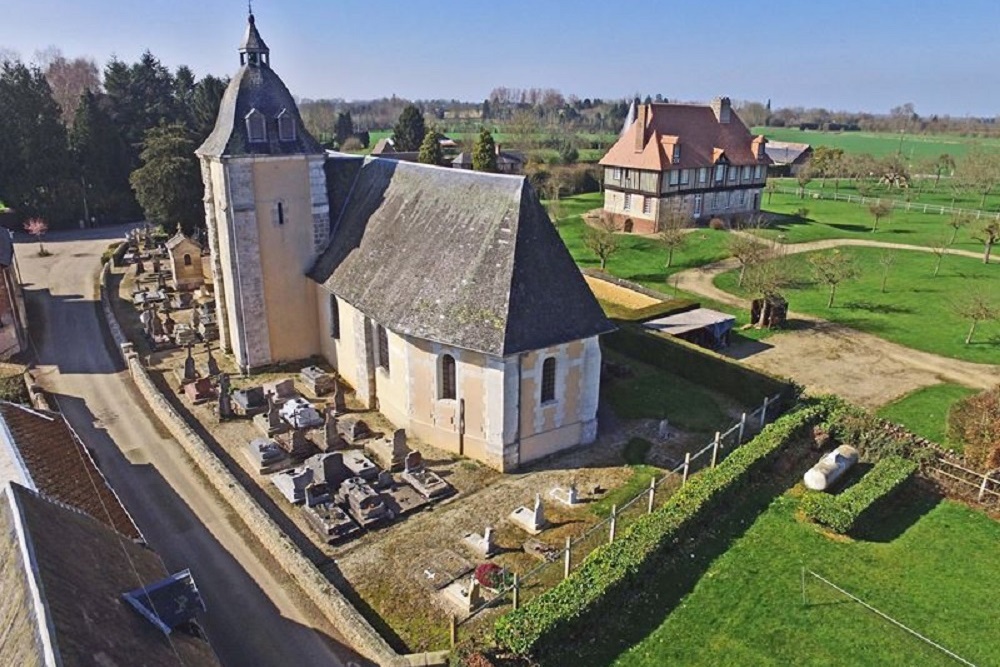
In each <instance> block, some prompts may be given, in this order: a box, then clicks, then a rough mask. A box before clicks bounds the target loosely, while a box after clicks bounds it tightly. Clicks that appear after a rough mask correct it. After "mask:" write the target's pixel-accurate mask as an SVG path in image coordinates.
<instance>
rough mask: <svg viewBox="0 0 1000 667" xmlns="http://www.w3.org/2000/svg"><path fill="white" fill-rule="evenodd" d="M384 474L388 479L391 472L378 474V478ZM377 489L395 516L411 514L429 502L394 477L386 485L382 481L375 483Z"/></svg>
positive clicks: (390, 476) (390, 477)
mask: <svg viewBox="0 0 1000 667" xmlns="http://www.w3.org/2000/svg"><path fill="white" fill-rule="evenodd" d="M384 475H389V479H392V474H391V473H387V472H383V473H382V474H380V475H379V478H380V479H382V477H383V476H384ZM377 490H378V492H379V494H380V495H381V496H382V500H384V501H385V504H386V506H388V508H389V509H390V510H392V513H393V514H395V515H396V516H404V515H406V514H411V513H413V512H416V511H417V510H419V509H422V508H424V507H426V506H428V505H430V504H431V500H430V499H429V498H425V497H424V496H422V495H420V493H418V492H417V490H416V489H414V488H413V487H412V486H410V485H409V484H401V483H400V482H397V481H396V480H394V479H393V481H392V482H391V483H390V484H388V485H386V484H384V483H379V484H377Z"/></svg>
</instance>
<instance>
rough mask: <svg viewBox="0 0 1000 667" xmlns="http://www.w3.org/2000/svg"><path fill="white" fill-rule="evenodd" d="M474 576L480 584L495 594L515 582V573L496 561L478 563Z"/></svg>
mask: <svg viewBox="0 0 1000 667" xmlns="http://www.w3.org/2000/svg"><path fill="white" fill-rule="evenodd" d="M474 576H475V577H476V581H478V582H479V585H480V586H482V587H483V588H485V589H486V590H488V591H490V592H491V593H494V594H496V593H499V592H500V591H501V590H503V589H505V588H509V587H510V586H512V585H513V584H514V575H513V574H511V573H510V572H508V571H507V570H506V569H504V568H502V567H500V566H499V565H497V564H496V563H482V564H481V565H477V566H476V571H475V573H474Z"/></svg>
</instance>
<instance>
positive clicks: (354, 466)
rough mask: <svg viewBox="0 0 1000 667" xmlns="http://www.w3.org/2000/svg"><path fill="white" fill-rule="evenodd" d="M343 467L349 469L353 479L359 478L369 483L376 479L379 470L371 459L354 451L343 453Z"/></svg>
mask: <svg viewBox="0 0 1000 667" xmlns="http://www.w3.org/2000/svg"><path fill="white" fill-rule="evenodd" d="M343 457H344V465H346V466H347V467H348V469H350V471H351V473H352V474H353V475H354V476H355V477H361V478H362V479H365V480H367V481H369V482H374V481H375V480H376V479H378V473H379V469H378V466H376V465H375V464H374V463H372V461H371V459H369V458H368V457H367V456H365V455H364V454H363V453H361V452H360V451H358V450H356V449H349V450H347V451H345V452H344V453H343Z"/></svg>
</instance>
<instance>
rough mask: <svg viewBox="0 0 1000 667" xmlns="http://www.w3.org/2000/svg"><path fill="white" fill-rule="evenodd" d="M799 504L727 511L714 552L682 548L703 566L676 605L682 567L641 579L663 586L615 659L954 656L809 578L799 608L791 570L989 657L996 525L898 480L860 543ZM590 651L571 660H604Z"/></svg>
mask: <svg viewBox="0 0 1000 667" xmlns="http://www.w3.org/2000/svg"><path fill="white" fill-rule="evenodd" d="M748 500H749V499H748ZM748 504H752V503H748ZM797 508H798V499H797V498H795V497H794V493H793V492H789V493H787V494H785V495H782V496H780V497H778V498H777V499H776V500H774V502H773V503H771V505H770V507H769V508H768V509H767V510H766V511H765V512H764V513H763V514H761V515H760V516H759V517H755V516H754V514H753V513H752V512H751V513H749V514H748V513H747V512H746V510H745V509H744V508H743V507H742V506H737V507H734V508H733V509H734V512H733V514H734V515H735V516H734V517H732V518H731V519H727V524H730V525H731V524H736V523H737V522H739V523H740V524H742V523H743V522H744V521H746V522H747V523H748V526H747V528H746V529H745V532H744V531H743V529H742V528H739V529H737V531H738V534H737V536H736V537H735V539H734V541H732V542H731V543H729V542H727V543H725V544H723V545H721V547H719V552H718V553H715V552H713V551H711V550H708V551H707V552H706V551H701V550H697V549H696V551H694V552H693V553H692V558H691V560H690V562H691V567H692V568H697V567H701V568H703V574H701V576H700V578H699V579H698V581H697V583H696V584H695V585H694V587H693V589H692V590H691V591H690V592H689V593H688V594H687V595H686V596H684V597H683V598H682V599H681V600H680V601H679V604H677V602H676V600H675V598H674V596H675V591H673V590H671V589H672V588H673V587H674V584H673V581H674V580H675V579H683V578H685V577H686V576H687V575H685V574H683V573H674V574H672V575H669V576H667V575H665V576H664V577H662V578H660V577H657V580H656V581H652V582H650V584H649V585H650V587H656V588H655V589H653V590H651V591H649V593H650V594H651V595H650V597H652V595H653V594H655V595H656V596H657V600H659V599H660V598H659V595H660V591H661V590H662V602H660V603H659V604H656V603H655V602H654V601H647V600H643V601H642V602H641V604H643V605H644V608H645V607H646V606H648V612H649V613H648V614H647V615H646V616H644V617H642V618H641V619H640V620H639V621H638V622H637V623H635V624H633V625H630V627H627V628H624V629H623V634H624V635H625V636H624V637H621V636H616V637H614V638H613V639H611V640H609V643H610V641H618V642H629V641H630V640H632V643H634V645H633V646H632V647H631V648H630V649H628V650H627V651H625V652H624V653H621V654H620V655H618V657H617V660H614V662H613V664H614V665H616V666H620V667H647V666H648V667H660V666H661V665H706V666H713V667H714V666H716V665H754V666H758V665H774V666H779V665H901V666H903V665H905V666H909V665H921V666H923V665H930V666H933V665H941V666H946V665H954V664H956V663H955V662H954V661H952V659H951V658H948V657H947V656H945V655H944V654H942V653H940V652H938V651H936V650H934V649H932V648H930V647H929V646H927V645H926V644H924V643H923V642H921V641H919V640H917V639H916V638H914V637H912V636H911V635H909V634H907V633H905V632H904V631H902V630H900V629H899V628H896V627H895V626H893V625H891V624H889V623H888V622H886V621H884V620H882V619H880V618H879V617H877V616H875V615H874V614H872V613H871V612H869V611H867V610H865V609H864V608H863V607H861V606H860V605H858V604H857V603H854V602H851V601H849V600H848V599H847V598H845V597H844V596H842V595H840V594H839V593H837V592H835V591H833V590H832V589H830V588H828V587H826V586H825V585H823V584H821V583H820V582H818V581H816V580H815V579H812V578H809V580H808V581H807V584H806V600H807V602H806V604H803V600H802V568H803V567H806V568H809V569H811V570H813V571H815V572H817V573H818V574H820V575H822V576H824V577H826V578H827V579H830V580H832V581H833V582H834V583H835V584H837V585H839V586H841V587H843V588H845V589H846V590H848V591H850V592H851V593H853V594H854V595H856V596H858V597H860V598H862V599H863V600H865V601H866V602H868V603H869V604H871V605H873V606H875V607H876V608H878V609H879V610H881V611H883V612H885V613H887V614H889V615H891V616H892V617H894V618H896V619H898V620H899V621H900V622H903V623H905V624H907V625H909V626H910V627H912V628H914V629H915V630H917V631H919V632H921V633H923V634H924V635H925V636H927V637H929V638H931V639H933V640H935V641H937V642H939V643H941V644H943V645H944V646H946V647H947V648H949V649H950V650H952V651H954V652H956V653H957V654H959V655H961V656H962V657H964V658H966V659H968V660H970V661H972V662H973V663H975V664H978V665H984V666H985V665H995V664H997V656H998V655H1000V639H998V636H1000V615H998V614H997V613H996V609H997V608H996V605H995V604H994V603H993V602H992V600H991V596H990V592H989V591H990V589H989V586H988V585H987V586H986V587H984V583H985V582H993V581H996V580H997V578H998V577H1000V559H998V558H997V557H996V546H997V544H1000V524H998V523H997V522H995V521H993V520H991V519H990V518H989V517H987V516H985V515H984V514H981V513H979V512H976V511H974V510H971V509H969V508H967V507H965V506H964V505H960V504H957V503H953V502H950V501H942V502H938V501H937V500H936V499H933V498H929V497H927V496H925V495H923V494H922V493H918V492H916V491H915V490H913V489H910V490H907V491H906V492H905V493H904V495H903V497H901V498H900V499H899V500H898V501H897V502H896V503H892V506H891V507H888V508H886V509H885V510H884V511H883V512H881V516H878V517H875V519H878V520H877V521H876V520H872V521H869V522H868V523H869V525H868V531H869V532H868V533H867V535H866V537H867V539H865V540H857V541H854V540H848V539H844V538H839V539H833V538H830V537H828V536H826V535H825V534H824V533H822V532H821V531H820V530H819V529H818V528H817V527H815V526H814V525H811V524H807V523H803V522H802V521H800V520H799V518H798V516H797V514H796V510H797ZM723 540H724V537H720V538H719V541H723ZM703 558H704V559H705V561H706V562H704V564H702V563H703V561H702V559H703ZM661 579H662V580H661ZM629 635H631V636H629ZM637 635H638V636H637ZM592 643H593V640H592ZM601 648H602V647H600V646H599V645H598V646H596V647H595V649H596V650H595V651H594V653H597V654H598V655H597V656H595V658H594V659H592V660H588V659H585V660H583V661H577V662H576V663H575V664H578V665H581V667H582V665H603V664H608V662H609V660H608V657H607V655H608V654H607V650H604V651H602V650H601ZM603 648H605V649H606V648H607V647H603ZM601 653H603V655H601ZM598 656H599V657H598Z"/></svg>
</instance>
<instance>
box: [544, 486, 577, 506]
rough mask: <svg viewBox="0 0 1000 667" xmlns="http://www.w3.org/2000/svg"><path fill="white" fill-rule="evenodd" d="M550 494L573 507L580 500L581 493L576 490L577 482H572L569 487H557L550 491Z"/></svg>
mask: <svg viewBox="0 0 1000 667" xmlns="http://www.w3.org/2000/svg"><path fill="white" fill-rule="evenodd" d="M549 496H551V497H552V498H554V499H555V500H557V501H559V502H560V503H562V504H563V505H566V506H568V507H573V506H574V505H576V504H578V503H579V502H580V497H579V493H578V492H577V490H576V482H572V483H571V484H570V485H569V488H566V489H564V488H562V487H556V488H554V489H552V490H551V491H549Z"/></svg>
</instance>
